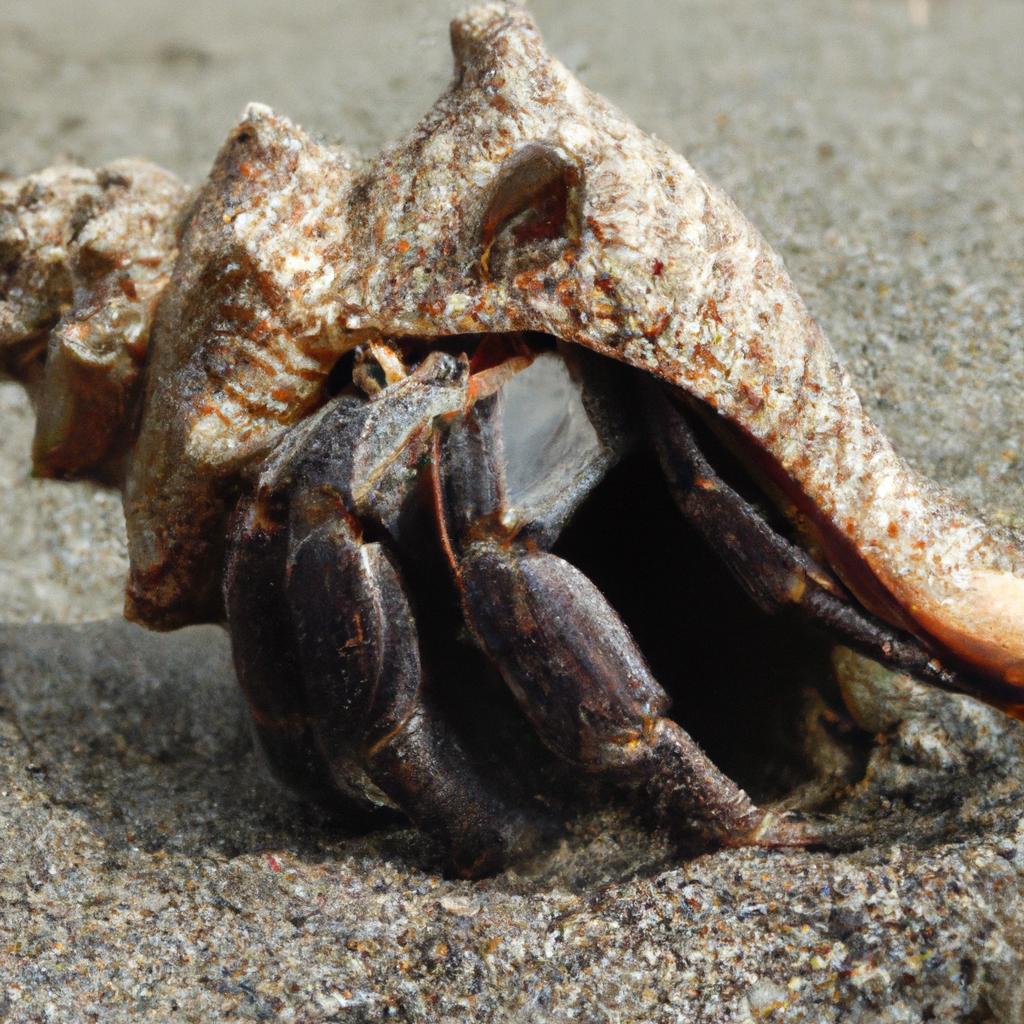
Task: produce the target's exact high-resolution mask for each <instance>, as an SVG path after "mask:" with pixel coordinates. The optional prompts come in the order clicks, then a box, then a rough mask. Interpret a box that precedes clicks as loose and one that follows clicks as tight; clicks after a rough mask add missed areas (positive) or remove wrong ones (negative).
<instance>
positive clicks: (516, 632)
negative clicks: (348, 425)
mask: <svg viewBox="0 0 1024 1024" xmlns="http://www.w3.org/2000/svg"><path fill="white" fill-rule="evenodd" d="M498 403H499V399H498V398H495V399H488V400H486V401H482V402H478V403H477V404H476V405H475V406H474V407H473V408H472V410H470V411H469V412H468V413H467V414H466V415H465V416H464V417H463V418H462V419H460V420H457V421H455V422H454V423H453V424H452V425H451V427H450V430H449V434H448V438H447V441H446V443H445V444H444V445H443V446H442V447H441V459H440V465H439V466H438V467H437V471H438V473H439V479H438V480H437V487H438V488H439V490H440V492H441V500H440V502H439V505H440V507H441V508H442V510H443V518H444V523H443V524H442V525H443V529H444V530H445V531H446V534H447V541H448V543H447V547H448V550H449V551H450V552H451V557H452V558H453V570H454V572H455V576H456V579H457V581H458V585H459V589H460V593H461V596H462V602H463V609H464V613H465V616H466V620H467V622H468V623H469V625H470V626H471V628H472V630H473V632H474V633H475V635H476V637H477V639H478V640H479V642H480V644H481V646H482V647H483V649H484V650H485V652H486V653H487V654H488V655H489V657H490V658H491V659H492V661H493V662H494V663H495V665H496V666H497V667H498V668H499V670H500V671H501V673H502V675H503V676H504V678H505V680H506V682H507V683H508V685H509V686H510V688H511V689H512V691H513V693H514V694H515V695H516V697H517V699H518V701H519V703H520V704H521V706H522V708H523V711H524V712H525V714H526V715H527V717H528V718H529V719H530V720H531V722H532V723H533V725H534V727H535V728H536V730H537V732H538V733H539V735H540V736H541V738H542V739H543V740H544V742H545V744H546V745H547V746H548V747H549V748H550V749H551V750H552V751H554V752H555V753H556V754H558V755H559V756H561V757H563V758H565V759H566V760H569V761H571V762H573V763H576V764H578V765H580V766H581V767H583V768H584V769H586V770H588V771H593V772H601V773H604V774H606V775H608V776H609V777H610V778H612V779H615V780H616V781H618V782H620V783H621V784H624V785H626V786H629V787H631V788H633V787H638V788H641V789H646V790H647V791H648V792H649V794H650V796H651V798H652V801H653V804H654V806H655V808H656V810H657V811H658V813H659V816H660V817H661V818H662V820H664V821H665V822H667V823H668V824H670V825H671V826H673V827H674V828H675V829H677V830H678V831H680V832H682V833H688V834H690V835H692V836H697V837H699V838H701V839H703V840H707V841H711V842H714V843H725V844H729V843H763V844H764V845H789V844H793V843H806V842H808V841H809V839H810V837H809V835H807V834H805V832H804V831H803V830H802V828H801V827H800V825H799V824H798V823H796V822H794V821H790V820H787V819H782V818H775V817H772V816H770V815H768V814H766V812H765V811H764V810H762V809H761V808H759V807H757V806H756V805H755V804H754V803H753V802H752V801H751V800H750V798H749V797H748V796H747V795H746V793H744V792H743V790H741V789H740V788H739V787H738V786H737V785H736V784H735V783H734V782H732V780H730V779H729V778H728V777H726V776H725V775H723V774H722V773H721V772H720V771H719V770H718V769H717V768H716V767H715V765H714V764H713V763H712V762H711V761H710V759H709V758H708V757H707V756H706V755H705V754H704V753H703V751H701V750H700V748H699V747H698V746H697V745H696V744H695V743H694V742H693V740H692V739H691V738H690V737H689V736H688V735H687V734H686V732H685V731H684V730H683V729H682V728H681V727H680V726H679V725H678V724H677V723H675V722H673V721H672V720H671V719H669V718H666V717H664V712H665V711H666V709H667V707H668V704H669V699H668V696H667V695H666V693H665V692H664V690H663V689H662V688H661V687H660V686H659V685H658V683H657V682H656V681H655V679H654V678H653V676H652V675H651V673H650V670H649V668H648V667H647V664H646V662H645V660H644V658H643V655H642V654H641V653H640V651H639V650H638V648H637V647H636V644H635V643H634V641H633V639H632V637H631V636H630V634H629V631H628V630H627V629H626V627H625V625H624V624H623V622H622V621H621V619H620V618H619V617H618V615H617V614H616V613H615V611H614V610H613V609H612V607H611V606H610V605H609V604H608V602H607V601H606V600H605V598H604V597H603V596H602V595H601V593H600V592H599V591H598V590H597V588H596V587H595V586H594V584H593V583H591V582H590V580H589V579H587V578H586V577H585V576H584V575H583V574H582V573H581V572H579V570H577V569H575V568H574V567H573V566H571V565H569V564H568V563H567V562H565V561H564V560H562V559H561V558H559V557H557V556H556V555H553V554H551V553H549V552H547V551H544V550H541V549H539V548H538V546H537V541H536V538H535V537H533V536H532V535H531V532H530V522H529V521H528V519H525V518H524V515H525V510H523V509H513V508H510V507H509V506H508V505H507V504H506V503H505V500H504V495H505V492H506V487H505V483H504V480H503V467H504V460H503V457H502V453H501V430H500V426H499V424H498V419H499V405H498ZM470 510H472V513H473V515H472V516H471V515H469V514H468V513H469V512H470ZM474 516H475V519H474V518H473V517H474Z"/></svg>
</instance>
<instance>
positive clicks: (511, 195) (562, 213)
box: [479, 143, 581, 280]
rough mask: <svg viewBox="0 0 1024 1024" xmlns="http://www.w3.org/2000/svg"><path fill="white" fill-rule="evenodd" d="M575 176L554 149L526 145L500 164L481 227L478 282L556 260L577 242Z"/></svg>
mask: <svg viewBox="0 0 1024 1024" xmlns="http://www.w3.org/2000/svg"><path fill="white" fill-rule="evenodd" d="M580 200H581V189H580V173H579V169H578V168H577V167H576V165H575V164H573V163H571V162H570V160H569V159H568V157H567V156H566V155H565V154H564V153H563V152H562V151H561V150H558V149H556V148H555V147H554V146H548V145H544V144H542V143H531V144H530V145H528V146H524V147H523V148H522V149H520V150H519V151H518V152H517V153H515V154H514V155H513V156H511V157H510V158H509V159H508V160H507V161H506V162H505V164H504V166H503V167H502V169H501V172H500V174H499V177H498V182H497V184H496V185H495V187H494V191H493V193H492V195H491V199H490V202H489V203H488V204H487V210H486V212H485V213H484V216H483V219H482V221H481V224H480V242H481V246H482V250H483V251H482V252H481V255H480V262H479V269H480V276H481V277H482V278H483V279H484V280H489V279H491V278H493V277H498V276H507V275H515V274H519V273H522V272H523V271H526V270H537V269H540V268H542V267H545V266H547V265H548V264H549V263H552V262H553V261H554V260H556V259H557V258H558V257H559V256H560V255H561V254H562V252H564V250H565V249H566V248H567V247H568V246H569V245H571V244H572V243H573V242H574V241H575V240H576V239H577V238H578V237H579V222H580V217H579V209H580Z"/></svg>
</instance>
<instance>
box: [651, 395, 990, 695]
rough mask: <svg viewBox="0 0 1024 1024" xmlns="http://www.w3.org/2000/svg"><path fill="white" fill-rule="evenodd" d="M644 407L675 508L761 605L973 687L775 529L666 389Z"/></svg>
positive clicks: (945, 681) (910, 667)
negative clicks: (729, 477)
mask: <svg viewBox="0 0 1024 1024" xmlns="http://www.w3.org/2000/svg"><path fill="white" fill-rule="evenodd" d="M644 411H645V414H646V417H647V421H648V425H649V429H650V434H651V437H652V439H653V441H654V445H655V448H656V449H657V451H658V455H659V457H660V459H661V464H662V469H663V470H664V473H665V476H666V479H667V480H668V483H669V488H670V489H671V491H672V495H673V497H674V499H675V501H676V504H677V505H678V506H679V510H680V512H681V513H682V514H683V517H684V518H685V519H686V520H687V522H689V523H690V525H691V526H693V527H694V529H696V530H697V532H698V533H699V534H700V535H701V536H702V537H703V538H704V540H705V541H706V542H707V543H708V544H709V545H710V546H711V548H712V549H713V550H714V551H715V552H716V554H717V555H718V556H719V558H721V559H722V561H723V562H724V563H725V565H726V566H727V568H728V569H729V571H730V572H731V573H732V574H733V576H734V577H735V578H736V580H737V581H738V582H739V583H740V585H741V586H742V587H743V588H744V589H745V590H746V592H747V593H748V595H749V596H750V597H751V599H752V600H753V601H754V602H755V603H756V604H757V605H758V607H759V608H761V609H762V611H764V612H767V613H768V614H782V615H784V614H799V615H802V616H804V617H805V618H807V619H808V620H810V621H814V622H818V623H820V624H821V625H822V626H825V627H826V628H828V629H830V630H831V631H832V633H833V634H835V635H836V636H838V637H841V638H842V639H843V640H844V641H845V642H846V643H848V644H850V645H852V646H853V647H855V648H857V649H858V650H861V651H863V652H864V653H865V654H867V655H868V656H870V657H872V658H875V659H876V660H878V661H881V662H884V663H885V664H888V665H891V666H893V667H894V668H897V669H899V670H901V671H904V672H910V673H911V674H913V675H915V676H917V677H919V678H921V679H924V680H927V681H928V682H931V683H934V684H935V685H936V686H941V687H943V688H944V689H953V690H968V691H970V690H973V689H976V688H977V687H976V684H975V683H974V682H973V681H972V680H971V678H970V677H969V676H965V675H964V674H963V673H962V672H957V671H954V670H953V669H951V668H949V667H946V666H944V665H943V664H942V663H941V662H940V661H939V660H938V659H937V658H936V657H934V655H933V654H932V653H931V652H930V651H929V650H928V649H927V648H925V647H924V646H923V645H922V644H921V643H920V642H919V641H918V640H917V639H916V638H914V637H912V636H910V635H908V634H906V633H903V632H901V631H899V630H897V629H894V628H893V627H891V626H890V625H889V624H888V623H886V622H884V621H882V620H880V619H877V618H875V617H873V616H872V615H870V614H869V613H868V612H866V611H865V610H864V609H863V608H862V607H861V606H860V605H859V604H857V602H856V601H855V600H854V599H853V598H852V596H851V595H850V594H849V592H848V591H847V590H846V589H845V588H844V587H843V586H842V584H840V583H839V581H838V580H837V579H836V578H835V577H834V576H833V575H832V574H831V573H830V572H829V571H828V570H827V569H825V568H824V567H823V566H821V565H819V564H818V562H816V561H815V560H814V558H812V557H811V556H810V555H809V554H808V553H807V552H806V551H805V550H804V549H803V548H801V547H799V546H798V545H796V544H794V543H793V542H792V541H790V540H787V539H786V538H785V537H783V536H782V535H781V534H779V533H777V532H776V531H775V530H774V529H772V527H771V526H769V524H768V523H767V522H766V521H765V520H764V518H763V517H762V516H761V515H760V514H759V513H758V512H757V511H756V510H755V508H754V507H753V506H752V505H751V504H750V503H749V502H748V501H747V500H746V499H745V498H743V497H742V496H741V495H740V494H739V493H737V491H735V490H734V489H733V488H732V487H730V486H729V484H727V483H726V482H725V481H724V480H723V479H722V478H721V477H720V476H719V474H718V473H716V472H715V469H714V467H713V466H712V465H711V463H710V462H709V461H708V459H707V458H706V456H705V455H704V453H703V452H702V451H701V448H700V446H699V445H698V443H697V439H696V437H695V436H694V433H693V429H692V427H691V425H690V422H689V419H688V417H687V415H686V413H685V412H684V411H683V409H682V408H681V403H680V401H679V399H678V397H676V398H675V400H674V399H673V397H672V392H671V391H669V390H668V389H667V388H665V387H663V386H661V385H659V384H656V383H654V382H645V387H644Z"/></svg>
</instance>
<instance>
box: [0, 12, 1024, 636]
mask: <svg viewBox="0 0 1024 1024" xmlns="http://www.w3.org/2000/svg"><path fill="white" fill-rule="evenodd" d="M461 6H463V4H461V3H457V2H453V0H429V2H426V0H420V2H399V0H301V2H292V3H288V4H284V3H279V2H274V0H245V2H244V3H243V2H240V0H229V2H220V3H216V4H207V3H199V2H195V0H176V2H175V0H136V2H133V3H131V4H127V3H124V2H123V0H75V2H70V0H64V2H54V0H49V2H47V0H4V2H3V5H2V6H0V173H5V174H10V175H21V174H25V173H28V172H30V171H32V170H33V169H38V168H41V167H43V166H45V165H46V164H48V163H52V162H54V161H55V160H57V159H58V158H63V157H66V158H72V159H75V160H79V161H82V162H84V163H86V164H90V165H96V164H100V163H102V162H104V161H107V160H110V159H114V158H116V157H120V156H127V155H140V156H145V157H148V158H150V159H152V160H154V161H157V162H159V163H161V164H163V165H165V166H167V167H169V168H171V169H173V170H174V171H176V172H178V173H179V174H181V175H183V176H184V177H186V178H187V179H188V180H190V181H193V182H198V181H200V180H201V179H202V176H203V175H204V173H205V171H206V168H208V166H209V164H210V162H211V160H212V158H213V155H214V153H215V152H216V150H217V148H218V146H219V144H220V141H221V140H222V139H223V138H224V136H225V134H226V132H227V131H228V129H229V128H230V127H231V125H232V123H233V121H234V120H235V118H236V117H237V116H238V114H239V112H240V111H241V109H242V107H243V105H244V104H245V103H246V102H247V101H249V100H260V101H262V102H265V103H269V104H270V105H272V106H273V107H275V108H276V109H277V110H278V111H279V112H282V113H286V114H287V115H288V116H290V117H291V118H292V119H294V120H296V121H298V122H299V123H301V124H302V125H303V126H304V127H306V128H307V129H310V130H312V131H314V132H319V133H322V134H323V135H325V136H327V137H328V138H331V139H335V140H340V141H342V142H343V143H344V144H345V145H347V146H350V147H352V148H353V149H355V150H356V151H359V152H362V153H372V152H373V151H374V150H375V149H376V148H378V147H379V146H380V145H382V144H383V143H384V142H386V141H387V140H388V139H391V138H394V137H396V136H397V135H399V134H401V133H402V132H404V131H406V130H407V129H408V128H409V127H411V126H412V125H413V124H414V123H415V121H416V119H417V118H418V116H419V115H420V114H421V113H422V112H423V111H424V110H426V108H427V107H428V106H430V104H431V103H432V102H433V100H434V98H435V97H436V95H437V94H438V92H439V91H440V90H441V89H443V88H444V86H445V84H446V82H447V80H448V77H449V73H450V57H449V54H448V44H447V24H446V23H447V20H448V18H449V17H450V15H451V14H452V13H453V12H454V11H455V10H457V9H458V8H459V7H461ZM529 6H530V8H531V10H532V11H533V13H534V15H535V16H536V18H537V20H538V22H539V24H540V27H541V29H542V31H543V32H544V34H545V37H546V39H547V41H548V44H549V46H550V47H551V49H552V50H553V51H554V52H555V53H556V54H557V55H558V56H559V57H561V59H562V60H563V61H564V62H565V63H566V64H568V65H569V66H570V68H572V69H573V70H574V71H575V72H576V73H577V74H578V75H579V76H580V77H581V78H582V79H583V81H584V82H585V83H586V84H587V85H589V86H591V87H592V88H594V89H596V90H598V91H600V92H602V93H604V94H605V95H607V96H608V97H609V98H611V99H612V100H613V101H614V102H616V103H617V104H618V105H619V106H620V107H622V108H623V109H625V110H626V111H627V112H628V113H629V114H630V115H631V116H632V117H633V118H634V119H635V120H636V121H637V122H638V123H639V124H640V125H641V126H643V127H644V128H646V129H647V130H649V131H652V132H655V133H656V134H658V135H659V136H661V137H662V138H664V139H665V140H666V141H668V142H669V143H670V144H671V145H672V146H673V147H675V148H677V149H679V150H680V151H682V152H683V153H684V154H686V155H687V156H688V157H689V159H690V160H691V161H692V162H693V163H695V164H696V165H697V166H698V167H699V168H700V169H701V170H702V171H703V172H704V173H705V174H707V175H708V176H709V177H711V178H712V179H714V180H716V181H717V182H718V183H719V184H721V185H723V186H724V187H725V188H726V190H727V191H729V192H730V193H731V194H732V195H733V197H734V198H735V199H736V200H737V202H738V203H739V205H740V207H741V208H742V209H743V210H744V211H745V212H746V213H747V214H748V216H750V217H751V219H752V220H753V221H754V222H755V223H756V224H757V225H758V227H759V228H760V229H761V230H762V232H763V233H764V234H765V235H766V236H767V237H768V239H769V241H770V242H771V243H772V244H773V245H774V246H775V247H776V248H777V249H779V251H780V252H781V253H782V255H783V256H784V258H785V259H786V261H787V263H788V264H789V267H790V270H791V272H792V274H793V277H794V278H795V280H796V283H797V287H798V289H799V290H800V292H801V293H802V294H803V296H804V297H805V299H806V300H807V302H808V303H809V305H810V306H811V308H812V310H813V311H814V313H815V314H816V315H817V316H818V317H819V318H820V319H821V321H822V323H823V325H824V327H825V329H826V332H827V333H828V334H829V335H830V337H831V338H832V340H833V342H834V344H835V345H836V347H837V348H838V349H839V350H840V351H841V352H842V354H843V355H844V357H845V358H846V360H847V361H848V363H849V365H850V367H851V370H852V372H853V374H854V376H855V378H856V381H857V384H858V386H859V389H860V391H861V393H862V395H863V396H864V398H865V401H866V403H867V404H868V405H869V407H870V408H871V410H872V413H873V414H874V415H875V416H876V417H877V418H879V419H880V420H881V421H882V424H883V426H884V427H885V428H886V429H887V430H888V431H889V433H890V434H891V435H892V436H893V437H894V438H895V440H896V441H897V444H898V445H899V447H900V448H901V450H902V451H904V452H905V453H906V454H907V455H908V456H909V457H910V458H911V459H912V460H913V461H915V462H916V463H917V464H918V465H919V466H921V467H922V468H924V469H925V470H926V471H928V472H930V473H931V474H932V475H934V476H937V477H938V478H940V479H942V480H943V481H944V482H946V483H948V484H951V485H952V486H954V487H956V488H957V489H958V490H959V491H960V492H961V493H962V494H964V495H965V496H966V497H967V498H968V499H970V500H972V501H974V502H976V503H978V504H980V505H983V506H985V507H986V508H987V509H988V510H989V512H990V514H991V515H993V516H995V517H996V518H997V519H1003V520H1008V521H1017V522H1020V521H1021V518H1022V517H1021V514H1020V512H1019V510H1020V508H1021V491H1022V484H1021V479H1022V475H1024V474H1022V469H1024V461H1022V460H1024V453H1022V447H1024V401H1021V394H1022V383H1024V327H1022V318H1024V314H1022V303H1021V281H1022V280H1024V273H1022V271H1024V70H1022V64H1021V60H1020V47H1021V40H1022V39H1024V4H1022V3H1021V2H1020V0H1003V2H999V0H987V2H983V0H784V2H778V3H772V4H756V3H747V2H741V0H734V2H722V0H630V2H629V3H622V2H619V0H591V2H587V3H575V4H567V3H561V2H556V0H536V2H534V3H532V4H530V5H529ZM30 436H31V415H30V412H29V409H28V407H27V404H26V403H25V401H24V399H23V397H22V396H21V394H20V392H19V391H18V389H17V388H15V387H14V386H13V385H11V384H0V536H3V538H4V540H3V541H2V542H0V619H6V620H8V621H10V620H19V621H22V620H31V619H36V620H38V619H42V620H61V621H65V620H81V619H89V618H95V617H98V616H105V615H110V614H115V613H116V612H117V610H118V609H119V608H120V601H121V598H120V589H121V582H122V575H123V571H124V555H123V545H122V539H121V522H120V510H119V502H118V499H117V497H116V496H114V495H111V494H107V493H103V492H98V491H95V490H94V489H92V488H90V487H88V486H86V485H75V486H73V487H69V486H66V485H58V484H52V483H47V482H41V481H31V480H29V479H28V476H27V474H28V459H27V453H28V446H29V442H30Z"/></svg>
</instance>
